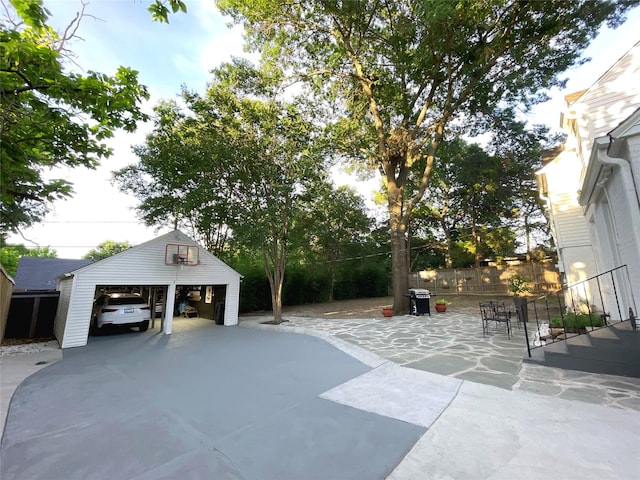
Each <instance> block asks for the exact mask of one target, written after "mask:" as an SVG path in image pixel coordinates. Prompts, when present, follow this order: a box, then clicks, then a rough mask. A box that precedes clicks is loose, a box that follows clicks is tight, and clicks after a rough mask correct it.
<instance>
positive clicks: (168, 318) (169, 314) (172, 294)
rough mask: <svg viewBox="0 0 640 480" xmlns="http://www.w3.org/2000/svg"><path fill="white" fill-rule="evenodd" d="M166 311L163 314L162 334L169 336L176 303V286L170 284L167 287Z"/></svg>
mask: <svg viewBox="0 0 640 480" xmlns="http://www.w3.org/2000/svg"><path fill="white" fill-rule="evenodd" d="M166 300H167V310H166V311H165V312H164V333H165V334H167V335H170V334H171V327H172V324H173V307H174V304H175V303H176V284H175V283H170V284H169V285H168V287H167V298H166Z"/></svg>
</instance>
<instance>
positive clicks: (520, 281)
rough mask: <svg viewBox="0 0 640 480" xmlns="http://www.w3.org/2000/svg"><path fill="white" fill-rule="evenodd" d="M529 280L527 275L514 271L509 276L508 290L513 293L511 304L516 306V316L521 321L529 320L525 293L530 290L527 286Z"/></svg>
mask: <svg viewBox="0 0 640 480" xmlns="http://www.w3.org/2000/svg"><path fill="white" fill-rule="evenodd" d="M530 281H531V280H529V279H528V278H527V277H525V276H523V275H520V274H519V273H516V274H515V275H513V276H511V278H509V292H511V294H512V295H513V304H514V305H515V307H516V311H517V312H518V316H519V317H520V320H522V321H523V322H527V321H528V320H529V312H528V311H527V298H526V294H527V293H529V292H530V291H531V288H530V287H529V282H530Z"/></svg>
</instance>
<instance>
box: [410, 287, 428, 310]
mask: <svg viewBox="0 0 640 480" xmlns="http://www.w3.org/2000/svg"><path fill="white" fill-rule="evenodd" d="M430 298H431V292H430V291H429V290H427V289H426V288H410V289H409V302H410V306H409V312H410V313H411V314H412V315H424V314H425V313H426V314H429V316H431V310H430V308H429V299H430Z"/></svg>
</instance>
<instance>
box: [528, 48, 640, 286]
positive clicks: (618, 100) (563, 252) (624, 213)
mask: <svg viewBox="0 0 640 480" xmlns="http://www.w3.org/2000/svg"><path fill="white" fill-rule="evenodd" d="M639 78H640V42H639V43H637V44H636V45H634V46H633V47H632V48H631V49H630V50H629V51H628V52H627V53H626V54H625V55H624V56H623V57H622V58H620V59H619V60H618V61H617V62H616V63H615V64H614V65H612V66H611V68H610V69H609V70H608V71H607V72H605V73H604V75H602V76H601V77H600V78H599V79H597V81H595V82H594V83H593V85H592V86H591V87H589V88H588V89H587V90H586V91H585V92H584V93H582V95H580V96H579V97H577V98H576V97H575V96H573V97H568V98H572V100H571V103H570V104H568V105H567V111H566V112H565V113H564V115H563V119H564V120H563V123H564V127H565V129H566V131H567V134H568V139H567V141H566V143H565V145H564V151H563V152H562V153H560V154H559V155H558V156H557V157H556V158H555V159H553V160H552V161H551V162H549V163H547V165H545V166H544V167H543V168H542V169H541V170H540V172H539V173H544V175H545V177H546V178H545V180H546V185H547V188H546V190H547V191H545V192H542V193H543V198H544V199H545V200H546V203H547V209H548V212H549V215H550V218H551V224H552V225H553V230H554V235H555V238H556V242H557V247H558V256H559V264H560V268H561V270H564V271H565V273H566V282H567V284H572V283H574V282H575V281H576V280H578V281H579V280H581V279H584V278H586V277H591V276H594V275H596V274H598V273H600V272H602V271H605V270H608V269H610V268H614V267H617V266H619V263H620V262H621V263H627V264H629V263H637V262H639V261H640V260H639V259H638V257H639V255H638V254H637V253H634V252H638V246H637V245H635V243H634V242H637V241H638V238H639V237H640V235H638V229H639V228H640V226H639V225H637V222H633V221H632V218H633V217H632V216H630V214H629V211H630V209H631V208H635V209H636V210H637V209H638V205H637V204H636V205H633V204H631V203H630V202H629V199H628V196H627V197H626V198H625V189H624V188H622V187H621V184H620V178H616V176H615V174H613V175H612V176H611V178H609V180H608V185H607V186H606V188H607V191H606V192H600V196H599V197H598V198H592V199H591V200H589V201H590V202H595V203H596V204H597V205H591V206H589V205H584V206H581V207H578V206H577V205H578V198H579V196H580V191H582V190H584V185H583V182H584V181H585V176H586V173H587V170H586V168H587V166H588V163H589V161H590V159H591V158H592V156H591V151H592V149H593V148H594V141H595V139H596V138H599V137H606V136H607V134H608V133H609V132H610V131H611V130H612V129H614V128H615V127H616V126H618V125H619V124H621V123H622V122H623V121H625V119H627V118H628V117H629V116H630V115H632V114H633V113H634V112H635V111H636V109H637V108H638V107H639V106H640V81H639V80H638V79H639ZM636 140H637V139H635V138H634V141H633V143H630V144H629V149H630V151H631V152H635V153H632V157H633V160H632V162H636V163H635V164H634V166H633V172H634V173H633V176H634V178H635V180H636V185H640V182H638V180H640V165H639V164H638V162H640V155H639V154H640V141H636ZM632 164H633V163H632ZM614 173H615V172H614ZM627 190H628V189H627ZM605 193H606V194H605ZM598 202H601V203H598ZM631 213H632V214H633V212H631ZM636 218H637V217H636ZM607 222H608V224H609V227H607ZM616 232H617V233H616ZM632 233H633V234H632ZM577 265H583V269H582V270H581V271H580V270H578V269H576V268H575V267H576V266H577ZM634 275H635V274H634ZM633 283H635V285H636V286H637V285H638V279H635V280H634V279H632V284H633ZM634 288H637V287H634ZM636 298H640V297H638V295H637V292H636Z"/></svg>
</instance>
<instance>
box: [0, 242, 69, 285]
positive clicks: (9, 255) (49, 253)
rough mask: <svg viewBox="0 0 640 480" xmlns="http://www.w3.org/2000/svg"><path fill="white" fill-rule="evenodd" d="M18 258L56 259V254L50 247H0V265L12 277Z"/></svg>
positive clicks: (15, 270) (16, 268)
mask: <svg viewBox="0 0 640 480" xmlns="http://www.w3.org/2000/svg"><path fill="white" fill-rule="evenodd" d="M20 257H42V258H57V257H58V252H56V251H55V250H53V249H52V248H50V247H35V248H27V247H25V246H24V245H22V244H20V245H5V246H3V247H0V264H2V266H3V267H4V268H5V270H6V271H7V273H8V274H9V275H11V276H12V277H13V276H15V274H16V272H17V271H18V262H19V261H20Z"/></svg>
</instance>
